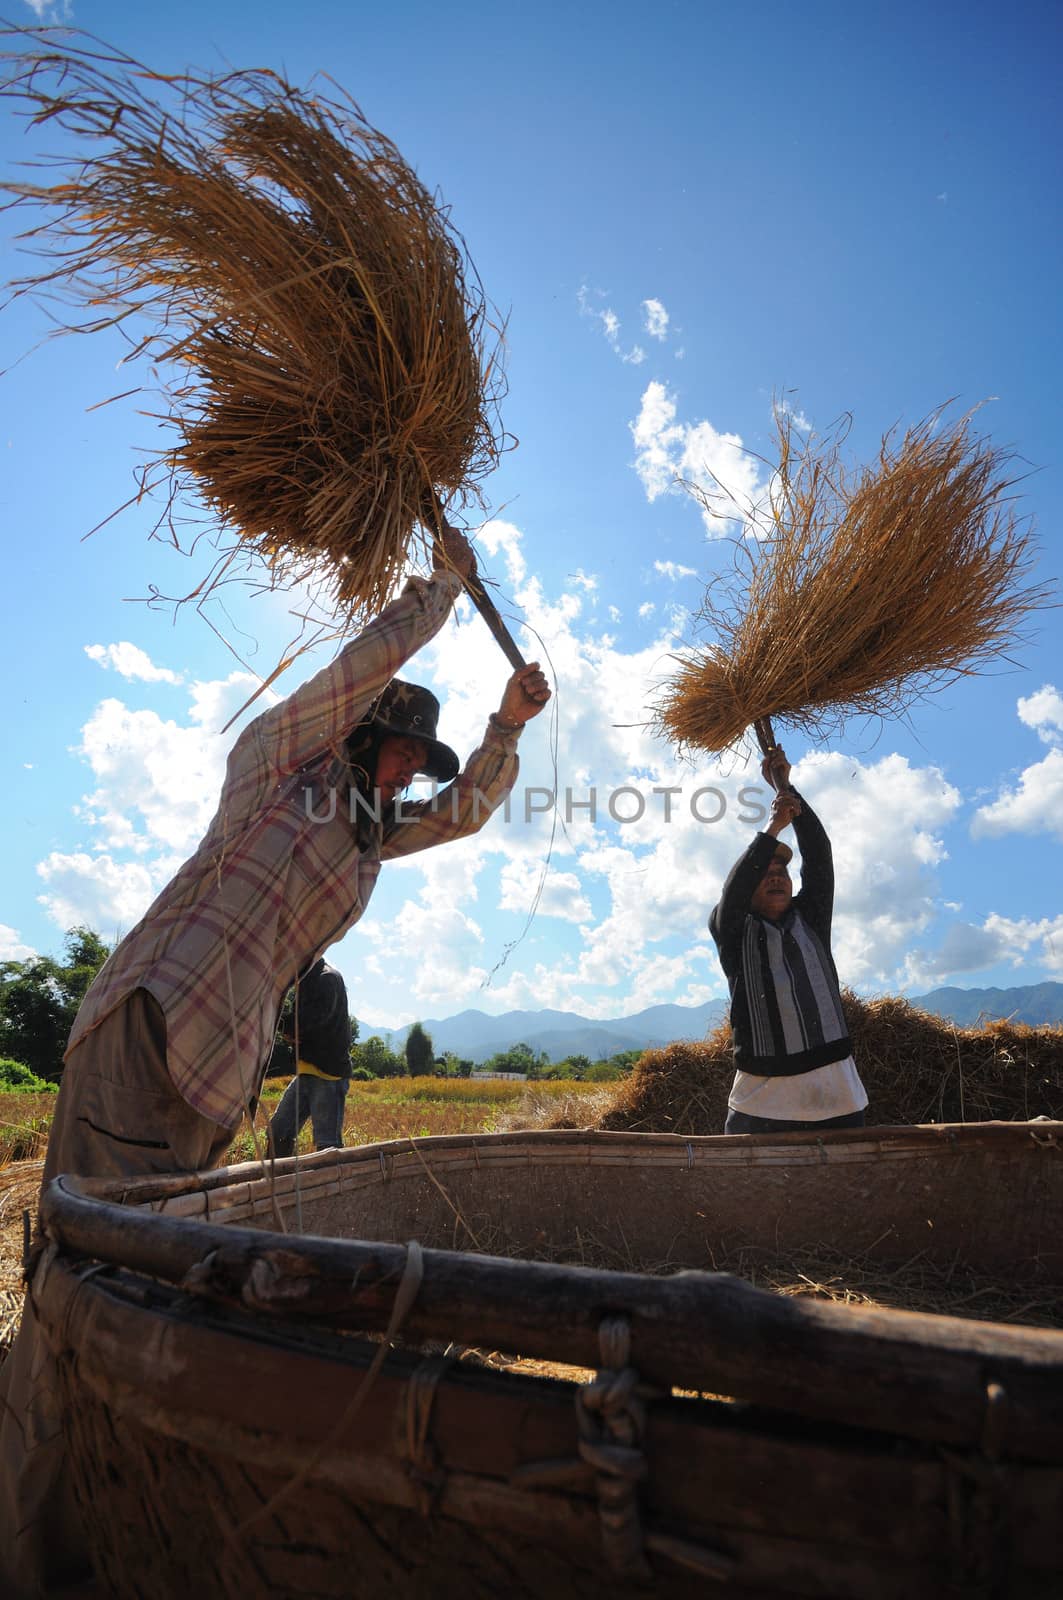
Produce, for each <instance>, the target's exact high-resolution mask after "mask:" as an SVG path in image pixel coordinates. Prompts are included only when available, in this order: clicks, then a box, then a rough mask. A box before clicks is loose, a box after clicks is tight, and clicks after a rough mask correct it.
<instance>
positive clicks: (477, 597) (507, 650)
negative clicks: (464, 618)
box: [462, 573, 528, 672]
mask: <svg viewBox="0 0 1063 1600" xmlns="http://www.w3.org/2000/svg"><path fill="white" fill-rule="evenodd" d="M462 581H463V583H464V584H465V591H466V593H467V594H468V596H469V599H470V600H471V601H472V603H473V605H474V606H475V607H476V609H477V611H478V612H479V613H480V615H481V617H483V619H484V621H485V622H486V623H487V626H488V627H489V628H490V630H491V632H492V633H493V634H494V636H495V639H496V640H497V642H498V644H499V646H500V647H501V650H502V653H503V655H504V656H505V658H506V660H507V661H508V662H509V664H510V666H511V667H515V668H516V670H517V671H518V672H519V671H520V669H521V667H526V666H527V665H528V663H527V662H526V661H525V659H524V657H523V656H522V655H521V653H520V650H519V649H518V647H517V644H516V641H515V640H514V638H513V635H512V634H511V633H510V631H509V629H508V628H507V627H506V625H505V623H504V622H503V621H502V618H501V617H500V616H499V614H498V611H497V610H496V608H495V603H494V601H493V600H492V599H491V597H490V595H489V594H488V593H487V590H486V589H485V588H484V586H483V584H482V582H481V581H480V575H479V573H474V574H473V576H472V577H471V578H464V579H463V580H462Z"/></svg>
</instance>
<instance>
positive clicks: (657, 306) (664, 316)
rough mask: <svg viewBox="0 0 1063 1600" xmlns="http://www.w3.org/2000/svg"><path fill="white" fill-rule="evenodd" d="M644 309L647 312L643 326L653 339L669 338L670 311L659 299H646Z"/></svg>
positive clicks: (643, 303)
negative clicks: (668, 311)
mask: <svg viewBox="0 0 1063 1600" xmlns="http://www.w3.org/2000/svg"><path fill="white" fill-rule="evenodd" d="M642 309H643V311H644V312H645V313H646V320H645V322H644V324H643V326H644V327H645V329H646V332H647V333H648V334H649V336H650V338H651V339H662V340H663V339H667V337H668V313H667V311H666V310H665V309H664V306H663V305H662V304H661V302H660V301H659V300H644V301H643V302H642Z"/></svg>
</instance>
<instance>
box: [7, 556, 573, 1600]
mask: <svg viewBox="0 0 1063 1600" xmlns="http://www.w3.org/2000/svg"><path fill="white" fill-rule="evenodd" d="M434 560H435V569H434V571H433V573H432V575H431V577H430V578H427V579H424V578H419V577H411V578H410V579H409V581H408V582H407V584H406V587H405V589H404V590H403V592H402V593H401V594H400V595H399V597H398V598H397V599H396V600H394V601H392V603H391V604H390V605H388V606H387V607H386V608H385V609H384V610H383V611H382V612H381V613H380V615H379V616H378V617H377V618H376V619H375V620H374V621H373V622H372V623H371V624H370V625H369V626H368V627H367V628H365V629H364V631H363V632H362V633H360V634H359V635H358V636H357V637H356V638H355V639H353V640H352V641H351V642H350V643H349V644H348V645H347V646H346V647H345V648H344V649H343V650H341V651H340V653H339V654H338V655H337V657H336V659H335V660H334V661H333V662H332V663H331V664H330V665H329V666H327V667H325V668H324V669H323V670H322V671H320V672H319V673H318V674H317V675H316V676H315V677H313V678H311V679H310V680H309V682H307V683H305V684H303V685H302V686H301V687H300V688H299V689H297V690H296V691H295V692H294V693H293V694H292V695H291V696H289V698H288V699H287V700H285V701H282V702H281V703H280V704H279V705H276V706H274V707H272V708H271V709H270V710H268V711H266V712H265V713H264V714H263V715H261V716H259V717H258V718H256V720H255V721H254V722H252V723H251V724H250V725H249V726H248V727H247V728H246V729H245V730H244V731H243V733H242V734H241V735H240V737H239V738H238V739H237V741H236V744H235V746H234V747H233V750H232V752H231V754H230V756H229V760H228V765H227V768H226V776H225V782H224V785H223V788H222V793H221V799H220V802H219V806H218V810H217V813H216V815H215V817H214V819H213V821H212V822H211V824H210V826H209V827H208V829H207V832H206V834H205V836H204V838H203V840H202V842H201V843H200V845H199V847H198V849H197V850H196V852H195V854H194V855H193V856H192V857H191V859H190V860H189V861H187V862H186V863H185V865H184V866H183V867H182V868H181V869H180V870H179V871H178V873H177V874H176V876H175V877H174V878H173V880H172V881H171V882H170V883H169V884H168V885H167V886H166V888H165V889H163V891H162V892H161V894H160V895H159V896H158V898H157V899H156V900H155V902H154V904H153V905H152V906H151V907H150V909H149V910H148V911H147V913H146V914H145V916H144V917H143V918H142V919H141V921H140V922H139V923H138V925H137V926H136V927H135V928H134V929H133V930H132V931H131V932H130V933H128V934H127V935H126V937H125V938H124V939H123V940H122V941H121V943H120V944H119V945H118V946H117V948H116V949H115V950H114V952H113V953H112V954H111V956H110V958H109V959H108V961H107V962H106V963H105V965H104V966H103V967H102V969H101V970H100V972H99V973H98V975H97V977H96V979H95V980H94V982H93V984H92V986H91V987H90V989H89V991H88V993H87V994H86V996H85V999H84V1001H83V1003H82V1006H81V1009H80V1011H79V1013H78V1016H77V1018H76V1020H75V1023H74V1027H73V1031H72V1033H71V1038H70V1044H69V1047H68V1050H67V1056H66V1068H65V1071H64V1075H63V1082H62V1086H61V1088H60V1092H59V1097H58V1101H57V1105H56V1114H55V1118H54V1121H53V1125H52V1132H51V1137H50V1139H49V1143H48V1154H47V1159H46V1162H45V1179H46V1180H47V1179H48V1178H51V1177H54V1176H55V1175H56V1174H58V1173H61V1172H68V1173H75V1174H77V1175H79V1176H83V1177H85V1176H87V1177H118V1176H125V1175H128V1176H133V1175H141V1174H151V1173H169V1172H178V1171H185V1170H196V1169H199V1168H203V1167H210V1166H214V1165H216V1164H217V1163H218V1162H219V1161H220V1159H221V1158H222V1156H223V1155H224V1152H225V1150H226V1149H227V1147H228V1145H229V1143H230V1141H231V1139H232V1137H233V1134H234V1133H235V1132H236V1130H237V1128H238V1126H239V1125H240V1123H241V1121H242V1119H243V1118H244V1117H245V1116H247V1117H250V1116H251V1114H252V1113H253V1110H254V1107H255V1104H256V1101H257V1097H258V1094H259V1090H260V1087H261V1080H262V1075H263V1072H264V1069H265V1065H266V1062H267V1060H268V1057H269V1054H270V1047H271V1045H272V1042H273V1036H274V1031H275V1029H276V1025H277V1016H278V1012H279V1010H280V1005H281V1002H282V1000H283V997H284V994H285V991H286V990H287V989H288V988H289V986H290V985H291V983H292V982H293V981H294V979H295V978H296V976H297V974H298V973H300V972H302V971H304V970H305V968H306V967H307V966H308V964H309V963H311V962H312V961H314V960H315V959H316V958H317V957H318V956H319V955H320V954H321V952H322V951H323V950H324V949H325V948H326V947H327V946H328V945H330V944H331V943H333V942H334V941H335V940H336V939H339V938H340V937H342V935H343V934H344V933H346V932H347V930H348V929H349V928H350V927H352V926H353V924H354V923H355V922H357V921H358V919H359V918H360V917H361V916H362V913H363V912H364V910H365V908H366V905H367V904H368V901H369V897H370V895H371V894H372V892H373V888H374V886H375V884H376V880H377V876H378V874H379V871H380V866H381V863H382V862H383V861H388V860H393V859H395V858H396V857H399V856H405V855H410V854H412V853H413V852H414V851H417V850H424V849H427V848H429V847H431V846H433V845H437V844H443V843H445V842H447V841H448V840H451V839H460V838H464V837H466V836H468V835H471V834H473V833H475V832H477V831H478V829H479V828H480V827H482V825H483V823H484V822H485V821H486V820H487V818H488V816H490V814H491V812H492V810H494V809H495V808H496V807H497V806H498V805H499V804H500V803H501V801H502V799H503V798H504V796H505V795H506V794H507V793H508V791H509V790H510V789H511V788H512V787H513V784H514V782H515V780H516V776H517V770H518V760H517V753H516V748H517V739H518V737H519V735H520V732H521V730H522V729H523V727H524V725H525V723H526V722H528V721H530V720H531V718H532V717H535V716H537V715H538V714H539V712H540V711H541V710H542V709H543V706H544V705H545V704H546V702H547V700H548V699H549V698H550V689H549V687H548V685H547V682H546V678H545V676H544V675H543V673H542V672H541V671H540V670H539V666H538V663H536V662H532V663H531V664H529V665H528V666H526V667H524V668H522V669H520V670H518V671H516V672H514V673H513V675H512V676H511V677H510V679H509V681H508V683H507V684H506V688H505V691H504V693H503V695H502V699H501V703H500V705H499V709H498V711H497V712H495V713H493V714H492V715H491V717H490V718H489V720H488V723H487V728H486V731H485V733H484V736H483V739H482V741H481V744H480V746H479V748H478V749H477V750H476V751H474V753H473V754H472V755H471V756H470V758H469V760H468V761H467V763H466V765H465V767H464V769H463V770H461V771H459V770H458V768H459V762H458V758H457V756H456V755H455V754H454V752H453V751H452V750H451V749H449V748H448V746H447V745H445V744H443V743H441V742H440V740H439V739H438V738H437V737H436V719H437V714H438V703H437V701H436V700H435V697H434V696H433V695H432V694H430V693H429V691H428V690H426V689H423V688H420V687H418V686H417V685H415V684H410V683H405V682H402V681H400V680H399V679H397V678H396V676H395V675H396V673H397V672H398V671H399V669H400V668H401V667H402V666H403V665H404V663H405V662H406V661H407V660H408V659H409V658H410V657H411V656H412V655H413V654H414V653H415V652H416V651H417V650H419V649H420V648H421V647H422V645H424V644H427V642H428V641H429V640H430V639H431V638H433V637H434V635H435V634H437V633H438V632H439V630H440V628H441V627H442V626H443V624H444V622H445V621H446V619H447V617H448V616H449V615H450V611H451V607H452V606H453V603H454V600H455V598H456V596H457V594H458V593H459V592H460V590H461V586H462V582H463V580H465V579H467V578H469V577H471V576H473V575H474V572H475V558H474V555H473V552H472V548H471V546H470V545H469V543H468V541H467V540H466V538H465V537H464V535H463V534H461V533H459V532H458V531H457V530H455V529H452V528H449V527H444V528H443V530H442V532H441V534H440V536H439V538H437V540H436V544H435V556H434ZM416 773H426V774H427V775H428V776H430V777H432V778H434V779H436V780H438V781H439V782H441V783H443V784H445V785H446V787H444V788H443V789H441V790H440V791H439V792H438V794H436V795H435V796H434V797H433V798H431V799H428V800H423V801H412V802H410V801H403V800H402V792H403V790H404V789H405V788H406V786H407V785H408V784H409V783H410V782H411V780H412V778H413V777H414V775H415V774H416ZM0 1402H3V1415H2V1417H0V1529H3V1530H5V1531H6V1532H7V1533H8V1535H9V1537H8V1539H7V1540H5V1541H0V1562H2V1563H6V1564H9V1570H8V1571H7V1572H6V1573H5V1574H3V1575H4V1576H6V1577H7V1578H8V1587H7V1588H6V1589H5V1591H4V1592H5V1593H7V1594H16V1595H21V1594H24V1593H25V1594H35V1593H37V1592H38V1586H39V1585H40V1584H42V1583H47V1582H49V1581H50V1582H57V1581H59V1580H60V1578H63V1579H65V1580H66V1581H71V1580H72V1579H73V1578H74V1577H75V1576H76V1575H77V1573H78V1568H79V1558H80V1548H81V1547H80V1540H79V1536H78V1531H77V1519H76V1513H75V1511H74V1508H73V1505H72V1504H70V1503H68V1500H67V1494H68V1486H67V1485H66V1483H65V1481H64V1474H63V1470H62V1454H61V1437H60V1434H59V1427H58V1417H59V1404H60V1400H59V1394H58V1392H57V1374H56V1370H55V1364H54V1360H53V1358H52V1355H51V1352H50V1351H48V1350H47V1349H46V1348H45V1346H44V1344H43V1341H42V1340H41V1339H40V1338H39V1337H38V1334H37V1328H36V1322H35V1318H34V1314H33V1309H32V1288H31V1291H30V1294H29V1295H28V1296H27V1301H26V1310H25V1314H24V1320H23V1325H22V1328H21V1330H20V1334H19V1338H18V1341H17V1343H16V1345H15V1348H14V1350H13V1351H12V1354H11V1355H10V1356H9V1358H8V1361H7V1363H6V1365H5V1367H4V1369H3V1374H2V1376H0Z"/></svg>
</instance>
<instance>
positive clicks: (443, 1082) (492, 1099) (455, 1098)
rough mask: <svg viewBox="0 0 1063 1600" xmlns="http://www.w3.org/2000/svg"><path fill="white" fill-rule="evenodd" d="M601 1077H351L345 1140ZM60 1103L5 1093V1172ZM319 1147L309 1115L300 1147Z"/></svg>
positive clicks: (278, 1085) (246, 1155)
mask: <svg viewBox="0 0 1063 1600" xmlns="http://www.w3.org/2000/svg"><path fill="white" fill-rule="evenodd" d="M286 1084H287V1079H285V1078H270V1079H267V1081H266V1084H265V1086H264V1088H263V1091H262V1103H261V1106H260V1109H259V1113H258V1116H257V1118H256V1123H257V1127H258V1132H259V1136H260V1137H261V1135H262V1134H263V1133H264V1132H265V1125H266V1121H267V1118H268V1117H269V1116H270V1115H271V1114H272V1112H273V1111H274V1110H275V1109H276V1105H277V1101H278V1100H279V1099H280V1096H281V1095H282V1094H283V1092H284V1089H285V1087H286ZM600 1087H601V1086H600V1085H598V1084H581V1083H577V1082H574V1081H572V1080H558V1081H556V1082H555V1081H546V1082H542V1083H536V1084H534V1085H528V1084H524V1083H520V1082H515V1081H514V1080H512V1079H507V1078H489V1079H474V1078H427V1077H425V1078H375V1079H373V1080H372V1082H368V1083H365V1082H355V1083H352V1084H351V1086H350V1089H349V1090H348V1093H347V1108H346V1114H345V1116H344V1122H343V1142H344V1144H373V1143H375V1142H376V1141H377V1140H379V1139H405V1138H409V1137H410V1136H411V1135H412V1136H413V1137H414V1138H425V1137H427V1136H428V1135H430V1134H439V1133H491V1132H493V1131H494V1130H495V1128H496V1126H497V1125H498V1123H499V1122H500V1119H501V1118H502V1117H504V1116H509V1115H512V1114H513V1113H514V1112H516V1111H517V1109H518V1107H519V1106H520V1104H521V1102H522V1101H524V1100H525V1099H526V1098H531V1097H532V1096H534V1099H535V1101H536V1102H537V1103H538V1104H542V1103H543V1102H544V1100H545V1101H549V1102H551V1103H552V1102H553V1101H555V1100H556V1101H557V1104H558V1106H559V1107H560V1106H561V1105H562V1104H564V1103H566V1102H567V1101H569V1100H570V1099H571V1097H572V1096H573V1095H575V1096H580V1095H582V1094H593V1093H594V1091H595V1090H596V1089H600ZM54 1111H55V1095H54V1094H24V1093H18V1094H15V1093H12V1094H0V1173H2V1169H3V1168H4V1167H6V1166H8V1165H10V1164H11V1162H14V1161H33V1160H39V1159H40V1158H41V1157H43V1155H44V1152H45V1150H46V1148H47V1145H48V1130H49V1128H50V1127H51V1122H52V1116H53V1114H54ZM312 1147H313V1141H312V1138H311V1131H310V1125H309V1123H308V1124H307V1126H306V1127H305V1128H304V1129H303V1134H302V1139H301V1141H300V1145H299V1148H300V1150H310V1149H311V1148H312ZM253 1157H254V1141H253V1139H252V1137H251V1134H250V1132H249V1131H248V1130H246V1129H243V1130H241V1131H240V1132H239V1133H238V1134H237V1136H236V1138H235V1139H234V1140H233V1143H232V1145H231V1147H230V1150H229V1157H228V1159H229V1160H230V1161H246V1160H249V1159H252V1158H253Z"/></svg>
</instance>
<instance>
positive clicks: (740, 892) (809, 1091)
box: [709, 746, 867, 1133]
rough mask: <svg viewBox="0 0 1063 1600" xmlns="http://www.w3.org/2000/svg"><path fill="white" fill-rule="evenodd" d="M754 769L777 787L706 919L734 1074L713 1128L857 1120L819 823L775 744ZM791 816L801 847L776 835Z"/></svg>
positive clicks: (761, 1129) (830, 884)
mask: <svg viewBox="0 0 1063 1600" xmlns="http://www.w3.org/2000/svg"><path fill="white" fill-rule="evenodd" d="M761 772H762V773H763V776H764V779H765V781H766V782H767V783H770V784H771V785H772V786H773V787H774V788H776V789H777V790H778V792H777V794H776V796H775V799H774V801H773V802H772V808H771V819H770V821H769V822H768V825H767V827H766V828H765V830H764V832H763V833H758V834H757V835H756V837H755V838H754V839H753V842H752V843H751V844H750V846H749V848H748V849H747V850H746V851H745V852H744V854H743V855H742V856H741V857H740V858H739V860H738V861H736V862H735V865H734V866H733V867H732V868H731V871H730V873H729V874H728V876H727V881H726V883H725V884H724V886H723V892H722V893H721V895H720V900H719V904H718V905H716V906H714V907H713V910H712V914H711V915H710V917H709V930H710V932H711V933H712V936H713V938H714V939H715V941H716V948H717V949H718V951H719V954H720V965H721V966H722V967H723V970H724V973H725V974H726V976H727V985H728V988H729V989H730V992H731V1030H732V1034H733V1037H734V1059H735V1067H736V1071H735V1077H734V1083H733V1084H732V1085H731V1092H730V1095H729V1097H728V1111H727V1120H726V1122H725V1124H724V1132H725V1133H791V1132H798V1131H802V1130H807V1131H817V1132H818V1131H819V1130H820V1129H822V1128H859V1127H863V1124H864V1108H865V1107H866V1105H867V1092H866V1090H865V1089H864V1086H863V1084H862V1083H861V1081H860V1076H859V1073H858V1072H857V1070H856V1064H855V1062H854V1061H853V1057H852V1045H851V1042H850V1039H849V1033H848V1027H847V1024H846V1021H845V1015H844V1012H843V1011H842V1003H841V995H840V993H839V990H838V975H837V972H836V970H835V966H834V958H833V956H832V955H831V946H830V935H831V917H832V913H833V908H834V865H833V860H832V856H831V848H830V840H829V839H828V838H827V834H826V831H825V830H824V827H823V824H822V823H821V822H820V820H819V818H818V817H817V816H816V814H815V812H814V811H813V810H812V808H811V806H810V805H809V804H808V802H807V800H803V799H802V798H801V796H800V795H799V794H798V793H797V791H796V790H795V789H792V788H791V787H790V764H789V762H788V761H787V759H786V754H785V752H784V751H783V750H782V748H781V747H778V746H777V747H776V748H775V749H774V750H772V751H771V752H769V754H767V755H766V756H765V757H764V760H763V762H762V765H761ZM791 823H792V824H793V829H794V833H795V834H796V836H797V842H798V844H799V845H800V847H801V891H800V893H799V894H798V895H797V896H795V895H794V892H793V885H792V884H791V882H790V870H789V863H790V861H791V859H792V857H793V851H792V850H791V848H790V846H789V845H788V844H784V843H782V841H781V840H780V839H779V835H780V834H781V833H782V832H783V830H784V829H785V828H788V827H789V826H790V825H791Z"/></svg>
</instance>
